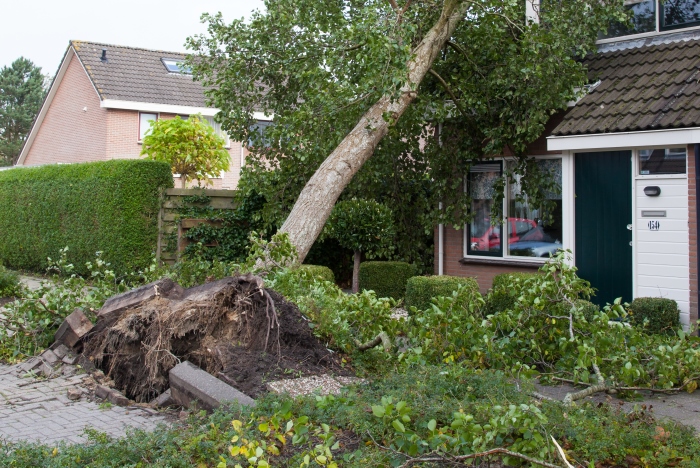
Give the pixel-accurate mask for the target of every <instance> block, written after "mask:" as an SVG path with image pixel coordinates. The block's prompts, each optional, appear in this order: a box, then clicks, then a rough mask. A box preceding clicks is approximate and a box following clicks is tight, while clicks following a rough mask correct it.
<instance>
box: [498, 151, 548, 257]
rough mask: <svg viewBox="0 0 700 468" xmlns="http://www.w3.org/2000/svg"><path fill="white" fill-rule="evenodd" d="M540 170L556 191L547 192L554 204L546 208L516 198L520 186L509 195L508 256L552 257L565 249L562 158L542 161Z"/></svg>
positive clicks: (510, 191)
mask: <svg viewBox="0 0 700 468" xmlns="http://www.w3.org/2000/svg"><path fill="white" fill-rule="evenodd" d="M537 165H538V166H539V169H540V170H541V171H543V172H544V173H545V174H548V175H549V177H551V178H552V180H553V182H554V185H555V188H554V189H553V190H550V191H547V192H546V198H547V200H551V201H552V202H553V203H552V204H551V206H549V207H548V208H547V209H543V208H542V207H534V206H530V204H529V203H528V201H527V199H525V200H523V201H519V200H517V199H516V197H517V195H519V194H520V184H519V183H518V182H517V181H516V182H515V183H512V184H510V190H509V193H508V222H507V223H506V225H507V226H508V233H507V234H508V236H507V237H508V253H509V254H510V255H516V256H523V257H549V256H551V255H554V254H556V252H557V250H559V249H561V248H562V243H561V241H562V200H561V178H562V166H561V159H541V160H539V161H537Z"/></svg>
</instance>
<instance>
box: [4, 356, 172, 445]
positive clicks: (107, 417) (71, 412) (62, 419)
mask: <svg viewBox="0 0 700 468" xmlns="http://www.w3.org/2000/svg"><path fill="white" fill-rule="evenodd" d="M20 367H21V366H6V365H3V364H0V437H1V438H4V439H6V440H12V441H22V440H27V441H30V440H31V441H39V442H41V443H47V444H58V443H59V442H61V441H62V442H66V443H71V444H72V443H84V442H86V441H87V440H86V439H85V437H84V436H83V431H84V430H85V428H86V427H92V428H95V429H97V430H99V431H102V432H106V433H107V434H109V435H110V436H112V437H123V436H124V435H125V433H126V428H128V427H134V428H139V429H144V430H152V429H154V428H155V427H156V425H157V424H158V423H163V422H166V420H165V418H164V417H162V416H160V415H158V414H155V415H153V416H149V417H147V418H146V417H143V416H142V415H141V414H142V413H141V412H140V411H139V412H137V410H135V409H132V410H131V412H130V413H129V414H126V411H125V410H124V408H120V407H118V406H113V407H112V408H103V409H100V407H99V404H98V403H97V402H93V401H88V400H87V399H81V400H79V401H71V400H69V399H68V397H67V391H68V389H69V388H79V389H83V391H84V392H85V393H87V392H88V390H87V389H86V388H84V387H83V386H82V381H83V379H84V378H85V376H73V377H68V378H66V377H62V376H61V377H57V378H55V379H53V380H42V381H32V380H30V379H26V378H20V377H19V376H18V375H17V371H18V369H19V368H20ZM8 369H11V372H8ZM27 384H29V385H27ZM20 385H21V386H20Z"/></svg>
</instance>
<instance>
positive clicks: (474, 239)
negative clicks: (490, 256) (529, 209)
mask: <svg viewBox="0 0 700 468" xmlns="http://www.w3.org/2000/svg"><path fill="white" fill-rule="evenodd" d="M535 229H537V222H536V221H534V220H532V219H525V218H508V221H507V222H506V232H507V233H508V243H509V244H512V243H514V242H518V241H519V240H520V238H521V237H522V236H524V235H525V234H527V233H529V232H531V231H533V230H535ZM470 230H471V250H481V251H498V250H500V249H501V225H500V224H499V225H496V226H492V225H491V220H490V219H488V218H487V219H484V220H482V222H474V223H472V224H471V225H470ZM529 240H538V239H529Z"/></svg>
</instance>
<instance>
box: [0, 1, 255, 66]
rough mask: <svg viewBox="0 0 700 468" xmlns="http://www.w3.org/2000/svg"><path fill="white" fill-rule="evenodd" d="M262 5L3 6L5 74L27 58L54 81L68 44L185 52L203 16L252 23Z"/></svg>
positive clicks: (0, 48) (0, 44)
mask: <svg viewBox="0 0 700 468" xmlns="http://www.w3.org/2000/svg"><path fill="white" fill-rule="evenodd" d="M262 8H263V2H262V0H109V1H107V0H0V68H2V67H3V66H7V65H10V64H11V63H12V62H13V61H14V60H16V59H17V58H19V57H21V56H24V57H26V58H28V59H29V60H31V61H32V62H34V63H35V64H36V65H38V66H40V67H41V69H42V72H43V73H44V74H49V75H51V76H53V75H54V74H55V73H56V70H57V69H58V66H59V64H60V61H61V59H62V58H63V54H64V52H65V50H66V48H67V47H68V41H69V40H71V39H78V40H83V41H93V42H103V43H106V44H114V45H123V46H132V47H143V48H147V49H159V50H166V51H172V52H184V51H185V47H184V43H185V39H186V38H187V37H188V36H191V35H194V34H198V33H202V32H205V25H203V24H201V23H200V22H199V17H200V16H201V14H202V13H204V12H207V13H216V12H219V11H220V12H221V13H222V14H223V16H224V19H225V20H226V21H228V22H230V21H231V20H233V19H238V18H243V17H245V18H248V17H249V15H250V13H251V12H252V11H253V10H255V9H262Z"/></svg>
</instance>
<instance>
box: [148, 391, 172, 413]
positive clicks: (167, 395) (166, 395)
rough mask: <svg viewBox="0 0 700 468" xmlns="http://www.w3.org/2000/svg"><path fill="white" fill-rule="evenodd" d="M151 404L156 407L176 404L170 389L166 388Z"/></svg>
mask: <svg viewBox="0 0 700 468" xmlns="http://www.w3.org/2000/svg"><path fill="white" fill-rule="evenodd" d="M151 404H152V405H153V406H155V407H156V408H165V407H166V406H174V405H177V402H176V401H175V399H174V398H173V396H172V391H171V390H170V389H167V390H166V391H164V392H163V393H161V394H160V395H158V397H157V398H156V399H155V400H153V401H152V402H151Z"/></svg>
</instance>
